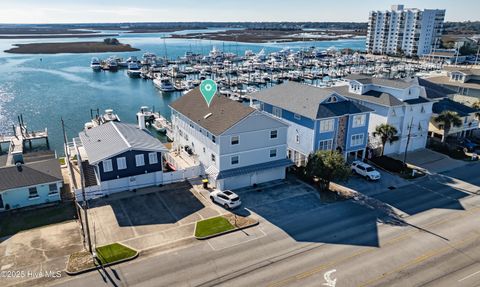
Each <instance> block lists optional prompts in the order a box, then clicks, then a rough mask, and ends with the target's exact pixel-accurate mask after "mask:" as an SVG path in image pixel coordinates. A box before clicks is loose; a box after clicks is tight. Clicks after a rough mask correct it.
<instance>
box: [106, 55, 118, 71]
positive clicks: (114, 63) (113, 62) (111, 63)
mask: <svg viewBox="0 0 480 287" xmlns="http://www.w3.org/2000/svg"><path fill="white" fill-rule="evenodd" d="M107 66H108V70H110V71H117V70H118V63H117V61H116V60H115V59H111V58H109V59H107Z"/></svg>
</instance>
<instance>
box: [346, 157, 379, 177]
mask: <svg viewBox="0 0 480 287" xmlns="http://www.w3.org/2000/svg"><path fill="white" fill-rule="evenodd" d="M351 168H352V172H353V173H356V174H358V175H361V176H363V177H365V178H366V179H368V180H379V179H380V177H381V175H380V173H379V172H378V171H377V170H376V169H374V168H373V167H372V166H371V165H369V164H366V163H364V162H361V161H359V160H356V161H354V162H353V163H352V166H351Z"/></svg>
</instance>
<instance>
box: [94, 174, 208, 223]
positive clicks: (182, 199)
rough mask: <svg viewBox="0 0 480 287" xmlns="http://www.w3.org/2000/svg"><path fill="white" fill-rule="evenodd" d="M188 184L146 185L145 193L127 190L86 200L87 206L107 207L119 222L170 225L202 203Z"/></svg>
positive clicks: (193, 211)
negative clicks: (147, 187) (152, 186)
mask: <svg viewBox="0 0 480 287" xmlns="http://www.w3.org/2000/svg"><path fill="white" fill-rule="evenodd" d="M191 188H192V186H191V185H190V184H188V183H184V184H174V185H171V187H170V186H163V187H156V188H149V190H148V192H142V191H137V192H133V191H126V192H122V193H119V194H116V195H114V196H109V197H108V198H100V199H96V200H92V201H90V202H89V208H90V209H92V208H99V207H103V206H107V205H108V206H110V207H111V209H112V211H113V214H114V215H115V218H116V220H117V222H118V225H119V226H121V227H124V226H142V225H157V224H173V223H176V222H177V221H179V220H181V219H183V218H185V217H187V216H189V215H192V214H194V213H195V212H197V211H200V210H201V209H203V208H204V207H205V206H204V205H203V204H202V203H201V202H200V201H199V200H198V199H197V198H196V197H195V196H194V195H193V194H192V192H191V191H190V189H191Z"/></svg>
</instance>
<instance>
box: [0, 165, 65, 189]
mask: <svg viewBox="0 0 480 287" xmlns="http://www.w3.org/2000/svg"><path fill="white" fill-rule="evenodd" d="M58 181H63V177H62V172H61V171H60V163H59V162H58V160H57V159H56V158H52V159H48V160H43V161H36V162H31V163H27V164H23V165H21V167H20V168H17V166H14V165H13V166H6V167H2V168H0V191H5V190H9V189H14V188H20V187H27V186H35V185H39V184H46V183H54V182H58Z"/></svg>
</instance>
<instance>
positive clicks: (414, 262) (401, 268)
mask: <svg viewBox="0 0 480 287" xmlns="http://www.w3.org/2000/svg"><path fill="white" fill-rule="evenodd" d="M478 237H479V235H478V233H477V232H475V234H474V235H472V236H470V237H468V238H467V239H464V240H461V241H459V242H457V243H456V244H452V245H447V246H444V247H441V248H437V249H433V250H430V251H428V252H426V253H425V254H422V255H420V256H418V257H416V258H415V259H413V260H411V261H409V262H407V263H405V264H403V265H400V266H399V267H397V268H395V269H393V270H391V271H388V272H385V273H383V274H382V275H380V276H378V277H375V278H373V279H370V280H368V281H366V282H363V283H361V284H360V285H358V287H365V286H368V285H371V284H373V283H375V282H378V281H380V280H382V279H384V278H385V277H388V276H390V275H392V274H395V273H399V272H401V271H404V270H406V269H407V268H409V267H411V266H414V265H418V264H420V263H422V262H424V261H426V260H428V259H431V258H432V257H435V256H438V255H441V254H443V253H445V252H447V251H448V250H451V249H455V248H456V247H458V246H459V245H461V244H464V243H467V242H471V241H474V240H477V239H478Z"/></svg>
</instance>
